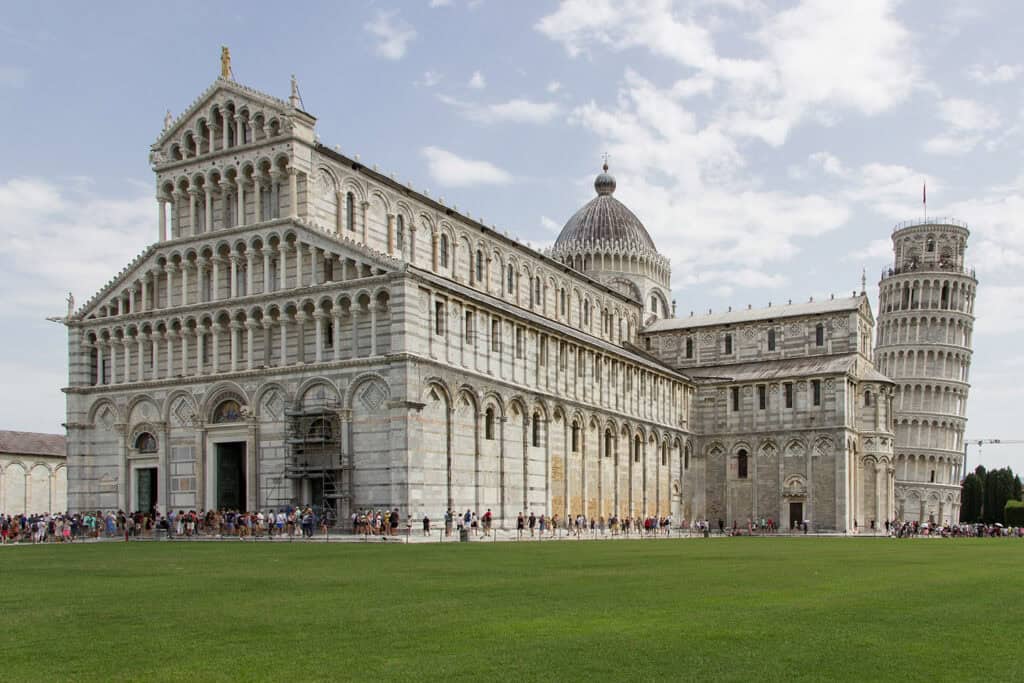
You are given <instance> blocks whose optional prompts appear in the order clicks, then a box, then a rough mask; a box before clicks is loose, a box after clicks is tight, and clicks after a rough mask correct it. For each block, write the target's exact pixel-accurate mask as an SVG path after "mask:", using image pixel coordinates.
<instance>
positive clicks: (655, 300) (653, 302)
mask: <svg viewBox="0 0 1024 683" xmlns="http://www.w3.org/2000/svg"><path fill="white" fill-rule="evenodd" d="M657 312H658V297H657V296H654V295H653V294H652V295H651V313H657Z"/></svg>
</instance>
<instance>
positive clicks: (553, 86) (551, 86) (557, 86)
mask: <svg viewBox="0 0 1024 683" xmlns="http://www.w3.org/2000/svg"><path fill="white" fill-rule="evenodd" d="M544 89H545V90H547V91H548V92H549V93H551V94H552V95H554V94H555V93H556V92H558V91H559V90H561V89H562V84H561V83H559V82H558V81H551V82H550V83H548V84H547V87H546V88H544Z"/></svg>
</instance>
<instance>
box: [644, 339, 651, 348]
mask: <svg viewBox="0 0 1024 683" xmlns="http://www.w3.org/2000/svg"><path fill="white" fill-rule="evenodd" d="M644 349H646V350H647V351H650V350H651V338H650V337H644Z"/></svg>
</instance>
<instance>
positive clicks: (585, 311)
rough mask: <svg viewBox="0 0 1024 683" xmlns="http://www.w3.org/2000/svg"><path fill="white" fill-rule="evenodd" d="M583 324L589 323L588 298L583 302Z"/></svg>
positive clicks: (587, 324)
mask: <svg viewBox="0 0 1024 683" xmlns="http://www.w3.org/2000/svg"><path fill="white" fill-rule="evenodd" d="M583 325H584V326H589V325H590V300H589V299H588V300H586V301H584V302H583Z"/></svg>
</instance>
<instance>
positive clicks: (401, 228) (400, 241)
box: [395, 214, 405, 251]
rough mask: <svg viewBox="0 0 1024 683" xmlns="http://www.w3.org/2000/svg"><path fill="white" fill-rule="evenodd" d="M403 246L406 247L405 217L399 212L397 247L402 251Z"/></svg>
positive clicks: (397, 219)
mask: <svg viewBox="0 0 1024 683" xmlns="http://www.w3.org/2000/svg"><path fill="white" fill-rule="evenodd" d="M403 247H405V217H403V216H402V214H398V218H396V219H395V248H396V249H398V251H402V249H403Z"/></svg>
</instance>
